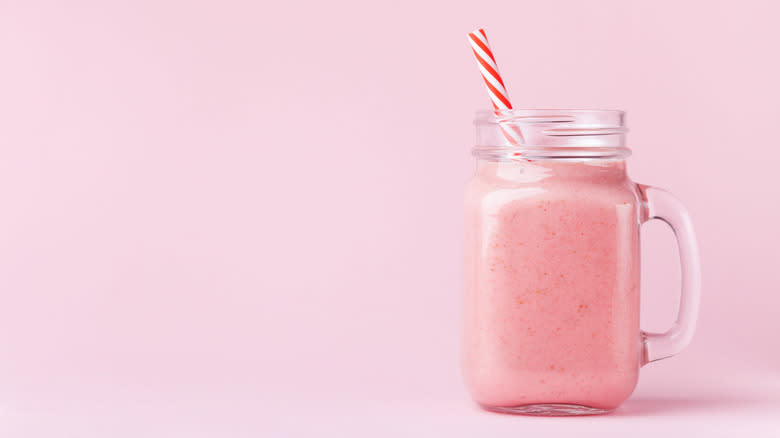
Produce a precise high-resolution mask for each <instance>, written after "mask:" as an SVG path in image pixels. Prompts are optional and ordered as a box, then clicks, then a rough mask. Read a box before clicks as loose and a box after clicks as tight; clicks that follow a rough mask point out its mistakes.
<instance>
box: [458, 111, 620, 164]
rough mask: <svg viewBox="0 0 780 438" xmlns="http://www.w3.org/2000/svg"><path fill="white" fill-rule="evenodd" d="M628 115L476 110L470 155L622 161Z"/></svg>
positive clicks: (593, 112) (591, 112)
mask: <svg viewBox="0 0 780 438" xmlns="http://www.w3.org/2000/svg"><path fill="white" fill-rule="evenodd" d="M625 119H626V112H625V111H623V110H610V109H554V108H550V109H511V110H509V109H508V110H479V111H477V113H476V118H475V120H474V124H475V126H476V130H477V138H476V143H475V147H474V149H473V150H472V152H473V153H474V155H475V156H477V157H480V158H494V159H495V158H501V157H507V156H526V157H529V156H533V157H537V158H543V157H544V158H566V159H572V158H574V159H577V158H602V159H603V158H612V159H614V158H625V157H627V156H628V155H630V153H631V151H630V149H628V148H627V147H626V145H625V137H626V133H627V132H628V129H627V128H626V126H625Z"/></svg>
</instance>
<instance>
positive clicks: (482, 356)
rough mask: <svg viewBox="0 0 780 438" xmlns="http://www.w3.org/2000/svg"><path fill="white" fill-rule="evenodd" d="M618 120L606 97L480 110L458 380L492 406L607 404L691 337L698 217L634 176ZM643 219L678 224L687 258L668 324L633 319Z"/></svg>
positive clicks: (525, 409) (545, 410) (556, 409)
mask: <svg viewBox="0 0 780 438" xmlns="http://www.w3.org/2000/svg"><path fill="white" fill-rule="evenodd" d="M624 120H625V116H624V113H623V112H620V111H601V110H512V111H504V112H500V113H494V112H492V111H491V112H480V113H478V115H477V120H476V126H477V145H476V146H475V148H474V155H475V156H476V157H477V167H476V173H475V176H474V178H473V179H472V180H471V181H470V182H469V184H468V186H467V188H466V194H465V217H466V220H465V288H464V289H465V294H464V300H465V301H464V333H463V349H462V350H463V374H464V378H465V381H466V385H467V387H468V389H469V391H470V393H471V395H472V397H473V399H474V400H475V401H476V402H477V403H478V404H480V405H481V406H483V407H484V408H486V409H489V410H494V411H500V412H509V413H520V414H534V415H578V414H596V413H604V412H609V411H610V410H612V409H615V408H616V407H617V406H618V405H620V404H621V403H622V402H623V401H625V400H626V399H627V398H628V396H629V395H630V394H631V392H632V391H633V390H634V387H635V385H636V382H637V378H638V373H639V368H640V366H642V365H644V364H645V363H648V362H650V361H653V360H656V359H661V358H664V357H668V356H671V355H673V354H676V353H677V352H679V351H680V350H681V349H682V348H684V347H685V345H687V343H688V342H689V341H690V338H691V335H692V333H693V327H694V325H695V320H696V314H697V311H698V297H699V284H700V283H699V277H700V273H699V261H698V254H697V250H696V241H695V237H694V234H693V229H692V226H691V223H690V220H689V218H688V216H687V213H686V212H685V210H684V208H683V207H682V205H681V204H680V203H679V201H677V200H676V199H675V198H674V197H672V196H671V195H670V194H668V193H667V192H665V191H662V190H659V189H655V188H652V187H648V186H643V185H637V184H635V183H633V182H632V181H631V179H630V178H629V177H628V175H627V173H626V162H625V158H626V157H627V156H628V155H629V154H630V151H629V149H628V148H626V147H625V144H624V142H625V135H626V129H625V127H624ZM506 129H516V130H518V131H519V132H521V133H522V144H513V143H510V141H509V140H507V139H508V138H510V137H509V136H506V135H504V134H503V132H502V131H504V130H506ZM650 219H661V220H663V221H665V222H666V223H668V224H669V225H670V226H671V227H672V228H673V230H674V231H675V234H676V235H677V237H678V243H679V248H680V256H681V257H680V259H681V264H682V272H683V289H682V299H681V303H680V309H679V315H678V319H677V322H676V323H675V325H674V326H673V327H672V328H671V329H670V330H669V331H668V332H667V333H664V334H648V333H644V332H642V331H641V330H640V327H639V285H640V248H639V242H640V239H639V233H640V226H641V224H642V223H644V222H646V221H647V220H650Z"/></svg>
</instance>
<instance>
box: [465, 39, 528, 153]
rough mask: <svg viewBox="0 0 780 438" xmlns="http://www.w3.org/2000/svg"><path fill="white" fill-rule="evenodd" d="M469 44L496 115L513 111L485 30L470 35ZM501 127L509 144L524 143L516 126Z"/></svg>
mask: <svg viewBox="0 0 780 438" xmlns="http://www.w3.org/2000/svg"><path fill="white" fill-rule="evenodd" d="M469 43H470V44H471V50H472V51H473V52H474V57H475V58H476V59H477V65H478V66H479V71H480V73H482V79H483V80H484V81H485V87H487V91H488V95H489V96H490V101H491V102H492V103H493V108H495V110H496V113H497V114H498V113H500V112H501V111H502V110H511V109H512V103H511V102H510V101H509V93H507V91H506V86H505V85H504V80H503V79H501V74H499V73H498V64H496V58H495V57H494V56H493V51H492V50H491V49H490V44H489V43H488V39H487V34H486V33H485V30H484V29H477V30H475V31H474V32H471V33H469ZM499 127H500V128H501V132H503V133H504V137H506V139H507V141H508V142H509V144H511V145H517V144H522V143H523V134H522V133H521V132H520V129H519V128H518V127H517V126H516V125H514V124H510V125H509V126H505V124H501V123H499Z"/></svg>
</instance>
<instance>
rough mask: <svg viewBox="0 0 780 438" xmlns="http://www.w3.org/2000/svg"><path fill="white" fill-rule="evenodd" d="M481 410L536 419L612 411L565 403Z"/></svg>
mask: <svg viewBox="0 0 780 438" xmlns="http://www.w3.org/2000/svg"><path fill="white" fill-rule="evenodd" d="M479 406H480V407H481V408H482V409H485V410H488V411H492V412H499V413H502V414H515V415H533V416H537V417H567V416H575V415H600V414H606V413H609V412H612V409H600V408H592V407H590V406H584V405H575V404H567V403H538V404H530V405H520V406H487V405H483V404H480V405H479Z"/></svg>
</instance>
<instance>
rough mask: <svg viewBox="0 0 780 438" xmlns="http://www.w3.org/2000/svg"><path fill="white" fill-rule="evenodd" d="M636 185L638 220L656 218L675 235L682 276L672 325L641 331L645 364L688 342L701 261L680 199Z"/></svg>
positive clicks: (696, 307)
mask: <svg viewBox="0 0 780 438" xmlns="http://www.w3.org/2000/svg"><path fill="white" fill-rule="evenodd" d="M637 188H638V189H639V193H640V196H641V200H642V211H641V222H642V223H645V222H647V221H649V220H652V219H660V220H662V221H664V222H666V224H667V225H669V226H670V227H671V228H672V231H674V235H675V236H676V237H677V247H678V249H679V251H680V267H681V269H680V273H681V279H682V291H681V293H680V308H679V310H678V311H677V320H676V321H675V322H674V324H673V325H672V327H671V328H670V329H669V330H667V331H666V332H665V333H646V332H644V331H643V332H642V340H643V346H642V365H645V364H647V363H649V362H654V361H656V360H660V359H665V358H667V357H671V356H674V355H675V354H677V353H679V352H680V351H682V349H683V348H685V347H686V346H687V345H688V344H689V343H690V342H691V338H692V337H693V332H694V329H695V327H696V318H697V317H698V315H699V298H700V296H701V264H700V260H699V248H698V245H697V244H696V234H695V233H694V231H693V224H692V223H691V218H690V217H689V216H688V212H687V211H686V209H685V207H684V206H683V204H682V202H680V201H679V200H678V199H677V198H676V197H674V195H672V194H671V193H669V192H667V191H666V190H662V189H659V188H656V187H650V186H646V185H643V184H637Z"/></svg>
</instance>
